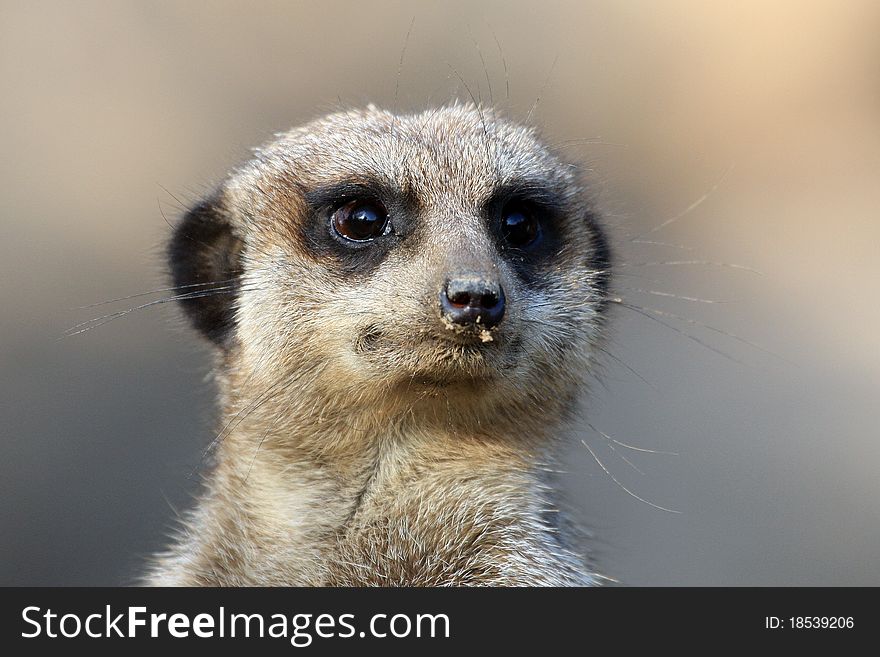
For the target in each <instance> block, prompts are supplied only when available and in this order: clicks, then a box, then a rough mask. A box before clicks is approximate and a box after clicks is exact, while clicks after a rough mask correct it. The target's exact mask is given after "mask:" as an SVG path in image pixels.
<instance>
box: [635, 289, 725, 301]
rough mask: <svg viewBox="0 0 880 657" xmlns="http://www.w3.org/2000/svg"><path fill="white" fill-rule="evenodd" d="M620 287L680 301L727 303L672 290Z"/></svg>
mask: <svg viewBox="0 0 880 657" xmlns="http://www.w3.org/2000/svg"><path fill="white" fill-rule="evenodd" d="M620 287H621V289H624V290H629V291H630V292H641V293H642V294H652V295H654V296H658V297H669V298H671V299H680V300H682V301H694V302H696V303H729V302H728V301H725V300H723V299H702V298H700V297H689V296H685V295H682V294H673V293H672V292H663V291H661V290H645V289H643V288H640V287H626V286H623V285H622V286H620Z"/></svg>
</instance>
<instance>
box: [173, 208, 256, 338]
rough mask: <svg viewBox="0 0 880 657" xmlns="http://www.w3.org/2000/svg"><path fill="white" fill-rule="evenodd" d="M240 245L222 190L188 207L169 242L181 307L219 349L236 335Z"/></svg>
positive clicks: (239, 280)
mask: <svg viewBox="0 0 880 657" xmlns="http://www.w3.org/2000/svg"><path fill="white" fill-rule="evenodd" d="M242 245H243V242H242V239H241V237H240V236H239V235H238V234H237V233H236V231H235V227H234V223H233V221H232V218H231V215H230V212H229V210H228V208H227V207H226V204H225V202H224V200H223V196H222V193H218V194H215V195H214V196H212V197H210V198H208V199H206V200H204V201H201V202H200V203H198V204H197V205H196V206H195V207H193V208H192V209H190V210H189V212H187V213H186V215H184V217H183V219H182V220H181V221H180V223H179V224H178V225H177V227H176V228H175V230H174V234H173V235H172V237H171V241H170V243H169V244H168V263H169V267H170V269H171V277H172V280H173V282H174V286H175V288H176V290H175V293H176V296H177V297H178V301H179V303H180V305H181V307H182V308H183V310H184V312H185V313H186V314H187V316H188V317H189V319H190V321H191V322H192V323H193V325H194V326H195V328H196V329H198V330H199V331H200V332H201V333H202V335H204V336H205V337H207V338H208V339H209V340H210V341H211V342H213V343H214V344H215V345H216V346H218V347H220V348H221V349H225V348H227V347H228V346H229V344H230V343H231V340H232V339H233V336H234V333H235V303H236V298H237V296H238V288H239V285H240V282H241V274H242V270H241V249H242Z"/></svg>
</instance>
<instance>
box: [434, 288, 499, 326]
mask: <svg viewBox="0 0 880 657" xmlns="http://www.w3.org/2000/svg"><path fill="white" fill-rule="evenodd" d="M440 311H441V312H442V313H443V316H444V317H446V318H447V319H449V321H451V322H453V323H455V324H458V325H460V326H475V327H478V328H486V329H490V328H492V327H494V326H497V325H498V323H499V322H500V321H501V319H502V318H503V317H504V290H503V289H502V288H501V285H499V284H498V283H497V282H495V281H490V280H486V279H484V278H480V277H467V276H462V277H456V278H450V279H449V280H448V281H446V284H445V285H444V286H443V289H442V290H441V291H440Z"/></svg>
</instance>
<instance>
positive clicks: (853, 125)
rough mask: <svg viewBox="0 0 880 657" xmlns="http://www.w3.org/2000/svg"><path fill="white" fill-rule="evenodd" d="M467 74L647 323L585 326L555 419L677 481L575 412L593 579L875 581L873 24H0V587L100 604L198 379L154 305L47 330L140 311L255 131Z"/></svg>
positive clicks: (753, 19) (794, 7) (437, 6)
mask: <svg viewBox="0 0 880 657" xmlns="http://www.w3.org/2000/svg"><path fill="white" fill-rule="evenodd" d="M413 19H415V21H414V23H412V31H411V34H410V38H409V41H408V45H407V46H406V51H405V57H404V58H403V65H402V67H399V64H400V60H401V53H402V50H403V48H404V42H405V37H406V34H407V31H408V30H409V28H410V24H411V22H412V21H413ZM502 55H503V61H502ZM554 61H555V65H554ZM484 63H485V64H484ZM399 68H400V73H399V75H398V69H399ZM505 69H506V71H507V73H506V74H505ZM463 82H464V83H466V85H467V87H468V88H469V89H470V90H471V92H473V94H474V95H475V96H478V97H479V98H482V100H483V101H484V102H489V100H490V98H491V100H493V101H494V103H495V104H496V105H497V106H499V107H500V108H501V109H502V110H503V111H505V112H506V113H508V114H509V115H511V116H513V117H514V118H519V119H524V118H525V117H526V116H528V115H529V113H530V108H532V107H533V105H535V103H536V99H537V98H538V97H540V100H539V101H537V105H536V106H535V107H534V111H533V112H531V118H532V121H533V122H535V123H536V124H537V125H539V126H540V127H541V128H542V130H543V132H544V134H545V135H546V136H547V138H548V139H549V140H551V141H552V142H554V143H556V144H557V145H558V147H559V148H560V149H563V150H564V152H565V153H566V154H567V155H569V156H570V157H571V158H573V159H576V160H578V161H581V162H584V163H585V164H586V165H587V166H588V167H589V169H590V179H591V180H592V181H593V184H594V187H595V189H596V191H597V194H598V195H599V199H600V201H601V203H602V206H603V208H604V209H605V212H606V215H607V218H608V222H609V225H610V227H611V230H612V235H613V237H614V241H615V244H616V247H617V249H616V250H617V253H618V256H619V259H620V261H621V264H620V266H619V270H618V274H619V276H618V278H617V285H618V294H619V295H620V296H621V297H622V298H623V299H625V300H626V301H627V303H630V304H633V305H635V306H638V307H640V308H644V309H654V310H644V311H643V312H644V313H646V314H647V315H648V316H645V314H639V313H638V312H635V311H633V310H631V309H628V308H624V307H619V308H617V309H616V310H615V317H614V331H613V339H612V343H611V346H610V350H611V351H612V353H613V354H614V356H615V357H616V360H615V359H609V360H608V361H607V366H606V372H605V374H604V376H603V377H602V382H601V384H596V385H595V386H593V390H592V392H591V394H590V396H589V397H588V398H587V399H586V400H585V405H584V415H585V418H586V419H587V420H588V421H589V424H590V425H592V426H593V427H595V429H597V430H599V431H601V432H604V433H605V434H607V435H609V436H611V437H613V438H614V439H616V440H619V441H622V442H625V443H628V444H632V445H636V446H640V447H645V448H651V449H657V450H664V451H672V452H676V453H677V454H678V456H667V455H662V454H651V453H643V452H633V451H632V450H627V449H625V448H622V447H617V448H616V450H617V451H616V452H615V451H614V450H612V449H610V448H609V443H608V441H607V440H606V439H605V438H603V437H602V435H601V434H599V433H597V432H596V431H594V430H593V429H591V428H590V426H588V425H587V423H586V421H585V423H584V425H583V427H582V428H581V430H580V431H579V435H578V436H576V439H575V440H573V444H572V447H571V449H570V450H568V452H567V458H566V462H565V466H566V469H567V471H568V474H567V475H566V476H565V483H566V486H567V489H568V495H569V499H570V501H571V504H572V506H573V507H574V509H575V512H576V514H577V516H578V517H579V519H581V520H582V521H583V522H584V523H586V524H587V525H588V526H590V527H592V528H593V530H594V531H595V533H596V541H595V546H594V547H595V556H596V559H597V561H598V563H599V565H600V567H601V568H602V570H603V571H604V572H606V573H608V574H609V575H610V576H612V577H615V578H617V579H619V580H620V581H621V582H623V583H625V584H636V585H638V584H644V585H655V584H665V585H679V584H689V585H709V584H722V585H740V584H743V585H762V584H767V585H808V584H818V585H844V584H855V585H862V584H871V585H878V584H880V568H878V557H880V504H878V500H880V476H878V472H880V440H878V438H880V431H878V428H877V421H876V414H877V407H878V402H880V398H878V392H880V341H878V335H880V293H878V281H880V5H878V4H877V3H876V2H849V1H844V2H807V3H805V2H794V1H791V2H787V1H786V2H740V3H735V6H734V3H708V2H699V1H693V2H653V1H649V0H645V1H642V2H620V1H589V2H571V3H556V2H541V3H537V2H353V1H352V2H339V1H335V2H314V3H305V2H248V3H244V2H238V3H232V2H150V3H147V2H82V3H66V2H9V1H7V0H4V1H3V2H2V3H0V84H2V93H0V145H2V150H3V157H2V160H0V213H2V223H0V302H2V308H3V312H2V313H0V393H2V394H0V440H2V458H0V495H2V499H3V500H4V503H3V504H2V505H0V528H2V531H0V584H117V583H124V582H127V581H130V579H131V577H132V576H133V575H135V574H136V573H137V572H138V567H139V564H140V563H141V559H142V557H143V555H145V554H147V553H149V552H151V551H152V550H155V549H157V548H158V547H160V546H161V545H162V543H163V541H164V539H163V534H164V532H165V531H166V530H167V529H168V528H169V527H170V526H171V524H172V522H173V518H174V509H180V508H185V507H186V506H187V505H188V504H189V499H190V497H191V494H192V492H193V491H194V490H196V488H197V484H198V482H197V477H196V478H191V477H189V476H188V475H189V473H190V471H191V470H192V468H193V466H194V465H195V464H196V463H197V462H198V460H199V456H200V453H201V449H202V448H203V447H204V446H205V445H206V444H207V442H208V441H209V440H210V438H211V435H212V434H211V429H212V424H211V417H212V409H211V398H212V395H211V390H210V389H209V388H208V386H207V385H206V384H205V383H204V376H205V374H206V371H207V362H208V358H207V353H206V352H205V350H204V349H203V348H202V346H201V345H200V344H199V343H198V341H197V340H196V339H195V338H194V337H193V336H192V335H191V334H190V332H189V331H188V330H187V329H186V328H185V327H184V326H183V323H182V322H181V321H180V319H179V317H178V315H177V313H176V309H174V308H173V307H172V304H158V305H157V306H155V307H151V308H148V309H145V310H142V311H137V312H133V313H131V314H129V315H127V316H125V317H122V318H120V319H118V320H115V321H112V322H110V323H108V324H106V325H104V326H101V327H99V328H97V329H95V330H91V331H88V332H86V333H83V334H81V335H77V336H74V337H68V338H64V337H62V336H63V334H64V331H65V329H67V328H68V327H70V326H71V325H74V324H76V323H78V322H82V321H85V320H88V319H90V318H92V317H97V316H99V315H103V314H105V313H108V312H113V311H117V310H124V309H126V308H128V307H130V306H131V305H135V304H136V303H137V302H142V301H144V300H145V299H143V298H138V299H133V300H131V301H126V302H120V303H116V304H110V305H107V306H100V307H96V308H89V309H78V308H79V307H80V306H84V305H86V304H90V303H94V302H98V301H104V300H108V299H113V298H115V297H122V296H126V295H131V294H136V293H140V292H144V291H148V290H153V289H155V288H160V287H163V286H164V282H165V281H164V278H163V276H164V274H163V262H162V257H161V252H162V244H163V241H164V240H165V238H166V236H167V235H168V232H169V228H168V225H167V224H166V222H165V220H164V219H163V213H164V215H166V216H167V217H168V218H169V220H173V219H174V218H175V217H176V216H177V215H178V214H179V212H180V209H181V206H180V204H181V203H183V204H187V203H190V202H192V201H193V200H195V199H196V198H197V197H198V196H199V195H200V194H201V193H203V192H204V191H206V190H207V189H209V188H210V186H211V184H212V183H213V182H214V181H216V180H218V179H219V178H220V177H221V176H222V175H223V173H224V172H225V171H226V170H227V169H228V168H229V167H231V166H233V165H234V164H236V163H238V162H240V161H242V160H243V159H244V158H246V157H247V154H248V149H249V148H251V147H253V146H256V145H258V144H259V143H260V142H262V141H264V140H266V139H268V138H269V137H270V136H271V135H272V134H273V133H274V132H277V131H280V130H283V129H286V128H287V127H290V126H292V125H295V124H298V123H300V122H303V121H305V120H307V119H309V118H311V117H314V116H316V115H318V114H321V113H323V112H325V111H328V110H330V109H332V108H334V107H337V106H339V105H343V106H352V105H363V104H366V103H368V102H375V103H377V104H380V105H385V106H388V107H392V108H395V109H399V110H402V111H403V110H417V109H421V108H424V107H427V106H431V105H433V104H436V103H444V102H447V101H449V100H450V99H451V98H454V97H459V98H464V99H467V97H468V91H467V89H466V88H465V86H464V84H463ZM490 83H491V90H490V88H489V87H490ZM704 197H705V198H704ZM701 199H702V202H700V201H701ZM691 206H695V207H693V209H692V210H691V211H689V212H687V213H685V214H684V215H683V216H681V218H680V219H678V220H677V221H675V222H673V223H671V224H670V225H668V226H666V227H665V228H663V229H662V230H657V231H654V232H649V231H651V230H652V228H654V227H657V226H659V225H660V224H662V223H663V222H664V221H665V220H667V219H670V218H673V217H676V216H677V215H679V214H681V213H682V212H683V211H685V210H686V209H687V208H689V207H691ZM638 236H643V237H642V240H641V241H634V240H633V238H635V237H638ZM646 241H647V242H662V243H665V244H668V245H663V244H646V243H643V242H646ZM669 245H674V246H669ZM681 247H684V248H681ZM693 261H699V262H711V263H716V264H652V263H670V262H671V263H681V262H686V263H689V262H693ZM722 263H728V264H734V265H740V266H742V267H745V268H748V269H743V268H735V267H728V266H723V264H722ZM748 270H758V271H760V272H762V273H761V274H756V273H752V272H751V271H748ZM640 290H643V291H640ZM644 290H647V291H649V292H645V291H644ZM650 292H661V293H671V294H675V295H680V296H687V297H700V298H703V299H710V300H718V301H723V302H724V303H715V304H710V303H701V302H695V301H688V300H684V299H677V298H674V297H668V296H663V295H660V294H651V293H650ZM153 298H161V296H160V295H157V296H155V297H148V298H146V300H150V299H153ZM656 311H660V312H662V313H668V314H665V315H663V314H657V312H656ZM673 315H674V316H677V317H674V316H673ZM652 317H653V319H651V318H652ZM680 318H684V319H680ZM655 320H662V321H663V322H664V323H665V324H668V325H669V326H666V325H664V324H661V323H660V322H658V321H655ZM704 325H707V326H711V327H715V328H717V329H720V330H721V331H722V332H719V331H716V330H714V329H713V328H708V327H707V326H704ZM670 327H674V328H670ZM677 331H682V332H684V333H679V332H677ZM725 333H728V334H734V335H735V336H738V337H740V338H743V339H745V340H747V341H749V342H752V343H754V344H755V345H756V346H749V345H747V344H744V343H743V342H742V341H740V340H738V339H737V338H736V337H731V336H729V335H725ZM704 345H708V346H704ZM762 349H766V350H769V351H770V352H773V353H774V354H775V355H768V354H767V353H766V352H765V351H762ZM716 350H717V351H716ZM718 352H721V353H718ZM633 371H634V372H635V373H634V372H633ZM580 439H583V440H585V441H586V442H587V443H588V444H589V445H590V447H591V448H592V449H593V451H594V452H595V454H596V456H597V457H598V458H599V460H601V462H602V463H603V464H604V465H605V467H607V469H608V470H609V471H610V472H611V473H612V474H613V475H614V477H615V478H616V479H617V481H618V482H620V483H621V484H622V485H624V486H626V487H627V488H628V489H629V490H631V491H632V492H633V493H635V494H637V495H638V496H640V497H642V498H644V499H645V500H648V501H650V502H652V503H654V504H657V505H660V506H664V507H671V508H674V509H676V510H679V511H681V513H680V514H671V513H667V512H664V511H660V510H657V509H656V508H654V507H652V506H649V505H648V504H645V503H643V502H641V501H639V500H637V499H635V498H634V497H632V496H630V495H629V494H627V493H626V492H625V491H624V490H623V489H622V488H621V487H620V486H618V484H617V483H615V481H614V480H613V479H612V478H611V477H610V476H609V475H608V474H606V473H605V472H604V471H603V469H602V468H601V467H599V465H598V464H597V462H596V461H595V460H594V459H593V457H592V456H591V455H590V453H589V452H588V451H587V450H586V448H584V446H583V445H582V444H581V443H580ZM621 456H625V457H626V459H628V460H629V461H630V462H631V463H632V464H633V465H634V466H635V468H638V470H636V469H635V468H633V467H632V466H631V465H630V464H628V463H627V462H626V461H624V460H623V458H621Z"/></svg>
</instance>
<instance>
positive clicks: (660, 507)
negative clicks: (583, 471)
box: [581, 440, 681, 513]
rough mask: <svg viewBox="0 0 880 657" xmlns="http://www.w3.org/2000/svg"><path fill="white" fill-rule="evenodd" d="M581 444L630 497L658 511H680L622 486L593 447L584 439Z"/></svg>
mask: <svg viewBox="0 0 880 657" xmlns="http://www.w3.org/2000/svg"><path fill="white" fill-rule="evenodd" d="M581 444H582V445H583V446H584V447H586V448H587V450H588V451H589V452H590V454H591V455H592V456H593V459H594V460H595V461H596V463H598V464H599V467H600V468H602V470H604V471H605V474H607V475H608V476H609V477H611V480H612V481H613V482H614V483H615V484H617V485H618V486H620V488H621V490H623V491H624V492H625V493H627V494H628V495H631V496H632V497H634V498H636V499H637V500H638V501H639V502H644V503H645V504H647V505H648V506H652V507H654V508H655V509H659V510H660V511H666V512H667V513H681V511H676V510H675V509H668V508H666V507H665V506H660V505H659V504H654V503H653V502H649V501H648V500H646V499H645V498H643V497H639V496H638V495H636V494H635V493H633V492H632V491H631V490H630V489H629V488H627V487H626V486H624V485H623V484H622V483H620V481H619V480H618V479H617V477H615V476H614V475H613V474H611V471H610V470H609V469H608V468H606V467H605V464H604V463H602V461H600V460H599V457H598V456H596V452H594V451H593V448H592V447H590V446H589V445H588V444H587V441H585V440H581Z"/></svg>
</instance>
